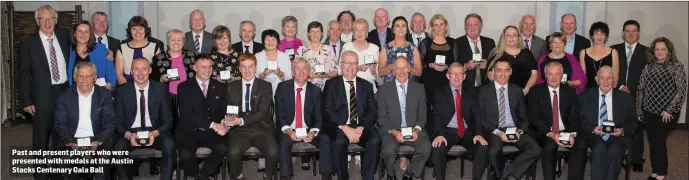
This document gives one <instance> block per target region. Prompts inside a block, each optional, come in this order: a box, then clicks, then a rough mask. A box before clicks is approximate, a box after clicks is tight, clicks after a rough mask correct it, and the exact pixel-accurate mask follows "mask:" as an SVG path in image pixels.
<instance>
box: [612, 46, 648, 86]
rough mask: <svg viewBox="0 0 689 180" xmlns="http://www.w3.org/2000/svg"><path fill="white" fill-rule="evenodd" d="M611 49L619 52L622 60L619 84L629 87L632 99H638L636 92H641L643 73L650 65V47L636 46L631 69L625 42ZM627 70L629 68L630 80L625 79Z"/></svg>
mask: <svg viewBox="0 0 689 180" xmlns="http://www.w3.org/2000/svg"><path fill="white" fill-rule="evenodd" d="M610 48H613V49H615V50H617V52H618V53H617V54H618V55H619V56H618V57H619V59H620V63H619V65H620V81H619V82H618V84H620V85H625V86H627V87H628V88H629V92H631V94H632V98H634V99H636V91H637V90H639V89H638V87H639V80H640V78H641V71H643V70H644V67H645V66H646V64H648V60H647V59H648V56H646V55H647V54H648V47H646V46H644V45H642V44H641V43H637V44H636V47H635V48H634V52H632V59H631V60H630V62H629V67H627V53H625V52H627V50H626V49H627V47H626V46H625V44H624V42H623V43H620V44H615V45H612V46H610ZM627 68H629V79H625V77H627Z"/></svg>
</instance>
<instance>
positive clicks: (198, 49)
mask: <svg viewBox="0 0 689 180" xmlns="http://www.w3.org/2000/svg"><path fill="white" fill-rule="evenodd" d="M194 38H195V39H194V47H196V52H201V43H199V38H201V36H199V35H198V34H197V35H195V36H194Z"/></svg>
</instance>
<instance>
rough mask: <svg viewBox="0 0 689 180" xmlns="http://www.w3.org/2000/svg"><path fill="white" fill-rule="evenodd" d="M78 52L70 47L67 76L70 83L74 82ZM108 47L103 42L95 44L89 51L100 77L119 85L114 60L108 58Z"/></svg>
mask: <svg viewBox="0 0 689 180" xmlns="http://www.w3.org/2000/svg"><path fill="white" fill-rule="evenodd" d="M77 56H78V55H77V52H76V51H74V50H73V49H72V48H71V47H70V48H69V63H68V64H67V77H68V78H69V85H70V86H71V85H72V83H73V82H74V78H73V77H72V76H73V75H74V65H76V62H75V60H76V58H77ZM107 57H108V48H105V45H103V44H95V46H94V47H93V51H91V52H89V59H90V60H91V62H92V63H93V64H95V65H96V73H97V76H98V78H105V82H107V83H110V84H112V85H113V86H114V85H117V74H115V65H113V63H112V61H110V60H108V59H107Z"/></svg>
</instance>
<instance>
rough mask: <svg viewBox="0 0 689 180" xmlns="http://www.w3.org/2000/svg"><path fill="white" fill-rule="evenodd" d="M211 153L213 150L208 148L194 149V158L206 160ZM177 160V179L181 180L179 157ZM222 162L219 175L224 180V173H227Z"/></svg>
mask: <svg viewBox="0 0 689 180" xmlns="http://www.w3.org/2000/svg"><path fill="white" fill-rule="evenodd" d="M211 152H213V150H211V149H210V148H207V147H199V148H197V149H196V158H199V159H206V158H208V156H210V154H211ZM177 158H178V159H177V163H178V164H177V179H181V178H182V177H183V176H182V169H181V167H182V166H181V163H182V162H180V161H179V156H178V157H177ZM224 162H225V161H224V160H223V163H222V165H221V167H220V169H221V170H220V174H221V176H222V179H223V180H224V179H225V173H226V172H227V167H226V163H224Z"/></svg>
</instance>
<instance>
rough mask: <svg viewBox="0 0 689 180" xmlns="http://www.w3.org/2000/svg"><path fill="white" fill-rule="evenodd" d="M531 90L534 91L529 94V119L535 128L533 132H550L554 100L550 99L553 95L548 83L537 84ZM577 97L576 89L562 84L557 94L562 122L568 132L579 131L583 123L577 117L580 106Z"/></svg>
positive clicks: (539, 133)
mask: <svg viewBox="0 0 689 180" xmlns="http://www.w3.org/2000/svg"><path fill="white" fill-rule="evenodd" d="M530 92H534V93H529V95H528V98H529V99H528V102H529V103H528V107H529V108H528V110H529V120H530V122H531V125H532V128H533V129H534V130H535V131H534V132H532V133H536V134H538V135H545V134H548V133H549V132H551V128H552V127H553V111H552V109H553V106H552V100H550V96H551V95H550V89H549V88H548V84H547V83H542V84H539V85H536V86H534V87H533V88H531V91H530ZM576 98H577V92H576V89H574V88H572V87H569V86H566V85H560V89H559V91H558V94H557V99H558V100H557V102H558V109H559V112H558V113H559V114H560V118H562V124H564V125H565V128H566V129H565V130H566V132H578V131H579V126H580V125H581V123H580V122H579V118H577V116H578V113H579V108H578V103H577V99H576Z"/></svg>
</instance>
